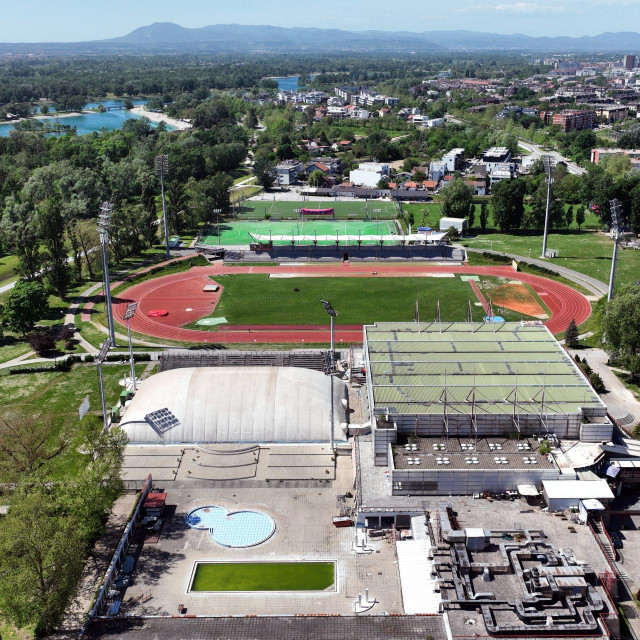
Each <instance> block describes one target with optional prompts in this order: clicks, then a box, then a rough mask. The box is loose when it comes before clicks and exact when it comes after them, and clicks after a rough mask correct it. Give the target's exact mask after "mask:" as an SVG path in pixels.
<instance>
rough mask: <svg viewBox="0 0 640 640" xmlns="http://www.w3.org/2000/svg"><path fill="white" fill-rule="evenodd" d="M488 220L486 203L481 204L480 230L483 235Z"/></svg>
mask: <svg viewBox="0 0 640 640" xmlns="http://www.w3.org/2000/svg"><path fill="white" fill-rule="evenodd" d="M488 219H489V211H488V209H487V203H486V202H483V203H482V204H481V205H480V228H481V229H482V232H483V233H484V231H485V229H486V228H487V221H488Z"/></svg>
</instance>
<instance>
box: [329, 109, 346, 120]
mask: <svg viewBox="0 0 640 640" xmlns="http://www.w3.org/2000/svg"><path fill="white" fill-rule="evenodd" d="M327 116H330V117H331V118H335V119H336V120H343V119H344V118H348V117H349V116H350V113H349V111H348V110H347V108H346V107H328V108H327Z"/></svg>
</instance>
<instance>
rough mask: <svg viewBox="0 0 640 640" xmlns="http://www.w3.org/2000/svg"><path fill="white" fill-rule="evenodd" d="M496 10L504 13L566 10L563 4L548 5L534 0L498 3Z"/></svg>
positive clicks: (558, 11)
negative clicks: (533, 0) (530, 0)
mask: <svg viewBox="0 0 640 640" xmlns="http://www.w3.org/2000/svg"><path fill="white" fill-rule="evenodd" d="M493 9H495V10H496V11H502V12H504V13H560V12H562V11H565V8H564V7H563V6H562V5H546V4H537V3H534V2H514V3H512V4H497V5H495V6H494V7H493Z"/></svg>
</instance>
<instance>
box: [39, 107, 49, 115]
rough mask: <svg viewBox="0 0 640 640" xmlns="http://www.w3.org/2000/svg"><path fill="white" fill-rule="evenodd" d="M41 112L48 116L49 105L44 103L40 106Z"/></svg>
mask: <svg viewBox="0 0 640 640" xmlns="http://www.w3.org/2000/svg"><path fill="white" fill-rule="evenodd" d="M40 113H41V114H42V115H43V116H46V115H47V113H49V107H48V106H47V105H46V104H43V105H42V106H41V107H40Z"/></svg>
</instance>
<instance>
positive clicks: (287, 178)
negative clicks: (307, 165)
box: [276, 160, 303, 186]
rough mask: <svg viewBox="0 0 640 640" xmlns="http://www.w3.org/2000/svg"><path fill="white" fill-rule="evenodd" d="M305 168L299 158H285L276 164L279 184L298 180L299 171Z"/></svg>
mask: <svg viewBox="0 0 640 640" xmlns="http://www.w3.org/2000/svg"><path fill="white" fill-rule="evenodd" d="M302 170H303V167H302V163H300V162H298V161H297V160H283V161H282V162H278V164H277V165H276V172H277V174H278V184H279V185H283V186H285V185H290V184H293V183H294V182H295V181H296V177H297V175H298V173H300V172H301V171H302Z"/></svg>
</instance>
